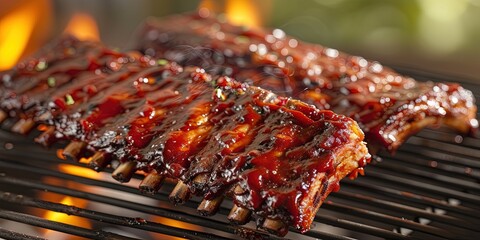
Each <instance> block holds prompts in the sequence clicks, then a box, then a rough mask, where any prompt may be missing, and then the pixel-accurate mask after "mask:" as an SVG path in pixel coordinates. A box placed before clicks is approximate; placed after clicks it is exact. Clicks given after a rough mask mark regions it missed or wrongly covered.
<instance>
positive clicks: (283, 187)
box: [0, 38, 369, 231]
mask: <svg viewBox="0 0 480 240" xmlns="http://www.w3.org/2000/svg"><path fill="white" fill-rule="evenodd" d="M83 47H85V49H83ZM69 49H74V50H69ZM82 49H83V50H82ZM54 50H56V51H48V53H46V55H42V56H41V57H40V58H34V59H30V60H27V61H26V62H23V63H21V64H20V65H18V66H17V68H16V69H13V70H11V71H8V72H4V73H1V74H0V76H1V77H2V79H3V80H4V82H3V86H2V96H1V97H2V99H4V100H5V101H6V102H8V104H7V105H4V106H2V107H3V108H4V109H9V110H10V111H12V112H17V113H18V114H21V115H22V117H29V118H35V119H36V120H38V121H43V122H45V123H47V124H49V125H53V126H55V128H56V136H57V137H59V138H63V139H68V140H79V141H84V142H87V143H88V148H89V149H90V150H93V151H102V152H104V153H106V154H107V155H108V156H109V157H111V158H114V159H119V160H120V161H123V162H125V161H134V162H136V167H137V169H141V170H144V171H145V172H153V171H155V172H158V173H161V174H164V175H167V176H169V177H172V178H176V179H180V180H182V181H184V182H185V183H187V184H189V183H190V182H191V181H192V179H193V178H194V177H195V176H198V175H199V174H205V173H206V174H209V176H210V177H209V179H208V180H207V181H206V182H205V183H203V184H201V185H190V186H191V188H192V191H193V192H194V193H196V194H200V195H202V196H204V197H205V198H207V199H211V198H214V197H216V196H218V195H219V194H225V193H226V192H227V193H228V194H230V195H231V196H232V197H233V199H234V201H235V203H236V204H238V205H239V206H242V207H246V208H248V209H251V210H253V211H254V212H255V213H256V214H257V215H258V216H259V217H260V218H265V217H271V218H279V219H282V220H283V221H285V222H289V223H291V224H292V225H293V226H295V227H297V228H299V229H300V230H302V231H307V230H308V229H309V227H310V223H311V221H312V220H313V217H314V215H315V211H314V210H315V209H316V207H318V206H319V204H321V202H322V201H323V199H324V198H325V197H326V195H328V193H329V192H330V191H332V190H334V191H335V190H338V181H339V180H340V179H341V178H342V177H343V176H340V175H339V173H338V172H339V171H340V170H339V169H338V166H339V165H340V164H341V162H340V160H339V156H337V154H343V153H344V151H340V149H346V150H345V151H351V152H360V153H362V154H359V155H355V156H354V157H355V159H350V161H353V162H356V163H355V168H358V169H362V167H363V166H364V165H365V164H366V162H367V161H368V160H369V155H368V153H367V152H366V147H365V144H364V143H363V142H362V140H363V133H362V132H361V131H360V130H359V129H358V126H357V125H356V123H355V122H354V121H353V120H352V119H350V118H348V117H345V116H340V115H336V114H335V113H333V112H331V111H328V110H318V109H316V108H315V107H313V106H311V105H308V104H305V103H302V102H300V101H297V100H292V99H290V98H285V97H280V96H277V95H275V94H273V93H272V92H269V91H266V90H262V89H260V88H257V87H251V86H249V85H248V84H246V83H240V82H237V81H235V80H233V79H231V78H229V77H226V76H215V77H213V76H211V75H209V74H207V73H205V70H203V69H202V68H198V67H188V68H186V69H183V68H182V67H179V66H178V65H176V64H175V63H170V62H166V61H156V60H153V59H151V58H149V57H145V56H141V55H138V54H135V53H130V54H121V53H118V52H115V51H110V50H108V49H106V48H104V47H102V46H101V45H98V44H94V43H85V42H80V41H77V40H75V39H72V38H66V39H63V40H62V41H60V43H59V44H58V45H56V46H55V47H54ZM80 50H81V51H80ZM69 51H70V52H69ZM72 51H76V52H72ZM39 62H43V63H42V64H41V65H42V66H41V68H40V69H38V68H36V67H35V66H38V64H39ZM46 73H48V74H46ZM61 76H62V77H64V79H62V80H61V81H60V80H59V79H60V78H61ZM51 77H55V80H52V79H51ZM5 79H7V80H8V81H6V80H5ZM27 79H28V80H27ZM26 81H32V82H34V84H31V85H28V86H26V85H24V83H25V82H26ZM2 103H3V101H2ZM345 174H346V173H343V175H345ZM354 175H356V173H355V172H354ZM316 181H320V182H321V185H322V186H323V187H322V188H321V189H320V190H318V193H317V195H316V196H315V199H313V200H312V201H310V202H309V204H310V205H309V206H303V205H302V204H303V202H302V201H304V200H305V199H306V197H307V195H308V193H309V191H312V188H311V187H312V184H315V182H316ZM233 188H235V190H232V189H233Z"/></svg>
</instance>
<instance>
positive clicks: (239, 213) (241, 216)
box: [227, 205, 252, 225]
mask: <svg viewBox="0 0 480 240" xmlns="http://www.w3.org/2000/svg"><path fill="white" fill-rule="evenodd" d="M251 214H252V212H251V211H250V210H248V209H246V208H244V207H239V206H237V205H234V206H233V208H232V210H231V211H230V213H229V214H228V217H227V219H228V220H229V221H230V222H231V223H232V224H236V225H244V224H246V223H247V222H249V221H250V216H251Z"/></svg>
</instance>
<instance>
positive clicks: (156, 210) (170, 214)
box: [0, 162, 275, 238]
mask: <svg viewBox="0 0 480 240" xmlns="http://www.w3.org/2000/svg"><path fill="white" fill-rule="evenodd" d="M0 166H1V167H5V168H7V167H9V168H13V169H18V170H20V171H26V172H29V171H30V170H33V171H30V172H32V173H37V174H42V175H44V176H55V177H59V178H62V179H66V180H72V181H76V182H81V183H84V184H89V185H93V186H99V187H105V188H108V189H115V190H119V191H123V192H128V193H134V194H137V193H138V189H135V188H132V187H128V186H125V185H119V184H116V183H110V182H105V181H99V180H94V179H89V178H83V177H78V176H74V175H70V174H65V173H60V172H55V171H51V170H46V169H38V168H30V167H27V166H17V165H16V164H11V163H5V162H0ZM0 182H1V183H6V184H12V185H15V186H19V187H25V188H31V189H38V190H47V191H50V192H55V193H59V194H63V195H68V196H72V197H76V198H82V199H87V200H91V201H95V202H100V203H106V204H109V205H114V206H118V207H122V208H125V209H131V210H135V211H138V212H144V213H149V214H155V215H157V216H161V217H166V218H170V219H174V220H178V221H187V222H188V223H191V224H196V225H199V226H203V227H207V228H212V229H216V230H222V231H225V232H229V233H236V228H235V227H234V226H232V225H229V224H227V223H223V222H219V221H215V220H213V219H209V218H204V217H201V216H198V215H193V214H186V213H183V212H180V211H174V210H166V209H162V207H152V206H148V205H145V204H140V203H135V202H130V201H127V200H120V199H116V198H111V197H107V196H102V195H98V194H94V193H88V192H84V191H79V190H74V189H69V188H66V187H59V186H53V185H49V184H44V183H38V182H32V181H29V180H23V179H17V178H11V177H8V176H0ZM156 198H157V199H160V200H162V201H168V196H167V194H159V195H158V196H156ZM192 203H194V202H192ZM194 206H195V205H193V206H190V207H194ZM224 210H226V208H225V209H224ZM133 227H137V226H133ZM179 231H184V229H179ZM256 234H257V235H259V236H261V235H263V236H264V237H266V236H267V235H265V234H261V233H256ZM210 237H213V236H209V238H210ZM273 238H275V237H273Z"/></svg>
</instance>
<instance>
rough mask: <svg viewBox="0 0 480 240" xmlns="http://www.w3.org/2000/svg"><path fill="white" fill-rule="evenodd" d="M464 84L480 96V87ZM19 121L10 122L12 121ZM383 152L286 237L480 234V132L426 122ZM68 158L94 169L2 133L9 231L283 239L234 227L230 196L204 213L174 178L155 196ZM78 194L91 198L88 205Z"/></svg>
mask: <svg viewBox="0 0 480 240" xmlns="http://www.w3.org/2000/svg"><path fill="white" fill-rule="evenodd" d="M401 71H402V72H403V73H406V74H409V75H411V76H414V77H415V78H417V79H420V80H421V79H432V78H435V79H439V80H444V81H457V82H458V81H459V80H458V79H446V78H442V77H441V76H440V77H439V76H435V75H432V74H429V73H422V72H418V71H413V70H410V69H401ZM464 86H465V87H466V88H468V89H470V90H472V91H473V92H474V93H475V94H476V98H477V102H480V96H479V94H480V85H475V84H472V83H465V84H464ZM9 124H10V125H11V123H9V122H8V121H7V122H5V123H4V124H3V127H4V128H8V125H9ZM37 134H38V133H37ZM34 135H35V133H32V134H31V137H30V138H33V136H34ZM54 147H61V146H54ZM380 156H381V157H382V159H383V160H382V161H378V162H375V163H373V164H371V165H370V166H368V167H367V168H366V176H363V177H359V178H358V179H356V180H354V181H352V180H348V179H345V180H343V181H342V184H341V190H340V191H339V192H337V193H333V194H331V195H330V196H329V197H328V198H327V201H326V202H325V203H324V205H323V206H322V207H321V208H320V210H319V212H318V214H317V216H316V218H315V224H314V227H313V229H312V230H311V231H309V232H308V233H306V234H305V235H302V234H300V233H298V232H295V231H294V230H293V229H292V231H291V232H290V233H289V234H288V235H287V236H286V237H287V238H290V239H312V238H321V239H476V238H477V237H478V236H480V228H479V226H480V161H479V159H480V139H475V138H470V137H462V136H458V135H456V134H453V133H451V132H449V131H448V130H446V129H435V130H433V129H425V130H423V131H421V132H420V133H418V134H417V135H416V136H414V137H411V138H410V139H409V140H408V141H407V143H405V144H404V146H402V147H401V149H400V150H399V151H398V152H397V154H396V155H394V156H390V155H388V154H380ZM65 165H67V166H68V165H76V166H84V165H82V164H78V163H72V162H66V161H62V160H58V159H57V158H56V156H55V151H53V150H47V149H43V148H41V147H39V146H35V145H33V144H32V140H31V139H28V138H25V137H23V136H19V135H14V134H11V133H9V132H7V131H1V132H0V238H6V239H42V237H51V236H52V235H46V234H45V232H46V230H45V229H50V230H53V231H54V232H62V233H66V234H68V236H72V235H73V236H80V237H84V238H95V239H158V238H161V239H164V238H167V237H181V238H188V239H236V238H238V237H239V236H242V237H248V238H255V239H261V238H269V239H276V237H274V236H271V235H268V234H265V233H263V232H261V231H257V230H255V229H254V224H253V223H250V224H248V225H245V226H240V227H239V226H232V225H230V224H228V223H227V221H226V215H227V214H228V212H229V210H230V208H231V207H232V203H231V202H230V201H224V203H222V207H221V209H220V210H219V212H218V214H217V215H215V216H213V217H203V216H200V215H198V214H197V213H196V207H197V206H198V204H199V202H200V199H198V198H193V199H192V200H191V201H189V202H188V203H186V204H185V205H183V206H177V207H175V206H173V205H171V204H169V203H168V193H169V192H170V191H171V190H172V188H173V184H172V183H170V184H169V183H167V184H165V185H164V186H163V187H162V189H160V192H159V193H158V194H156V195H155V196H144V195H141V194H140V193H139V191H138V189H137V188H136V187H137V186H138V183H139V182H140V179H141V176H140V175H137V176H134V179H133V180H132V182H131V183H129V184H119V183H117V182H115V181H113V180H112V179H111V177H110V174H108V172H109V171H111V169H106V173H94V172H92V173H91V174H89V175H88V176H87V177H86V176H77V175H74V174H70V173H67V172H63V171H59V167H60V168H61V167H62V166H65ZM45 193H47V194H45ZM48 194H50V195H48ZM52 195H54V196H59V197H60V199H61V198H64V197H70V198H72V199H73V204H66V205H64V204H62V203H61V202H60V201H56V200H55V199H56V198H55V199H51V198H48V196H52ZM77 201H84V202H87V204H84V206H81V207H80V206H78V205H77V204H75V202H77ZM46 210H48V211H53V212H59V213H66V214H68V215H71V216H77V217H79V218H80V219H83V220H87V221H88V222H89V223H90V224H89V226H88V227H82V226H79V224H77V223H76V222H71V221H63V220H62V221H58V219H55V218H47V217H45V211H46ZM36 236H41V237H36ZM52 238H53V237H52ZM55 238H56V237H55Z"/></svg>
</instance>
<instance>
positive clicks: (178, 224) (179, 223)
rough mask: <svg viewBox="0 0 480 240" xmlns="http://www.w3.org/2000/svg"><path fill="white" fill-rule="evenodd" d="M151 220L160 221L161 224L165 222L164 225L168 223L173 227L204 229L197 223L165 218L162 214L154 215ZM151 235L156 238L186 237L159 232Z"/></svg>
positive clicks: (172, 238) (171, 239)
mask: <svg viewBox="0 0 480 240" xmlns="http://www.w3.org/2000/svg"><path fill="white" fill-rule="evenodd" d="M151 221H152V222H158V223H161V224H164V225H167V226H171V227H177V228H182V229H188V230H193V231H202V230H204V229H203V227H200V226H198V225H195V224H190V223H186V222H182V221H177V220H174V219H170V218H164V217H160V216H154V217H152V218H151ZM151 235H152V237H153V238H154V239H168V240H180V239H184V238H178V237H173V236H165V235H163V234H159V233H151Z"/></svg>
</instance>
